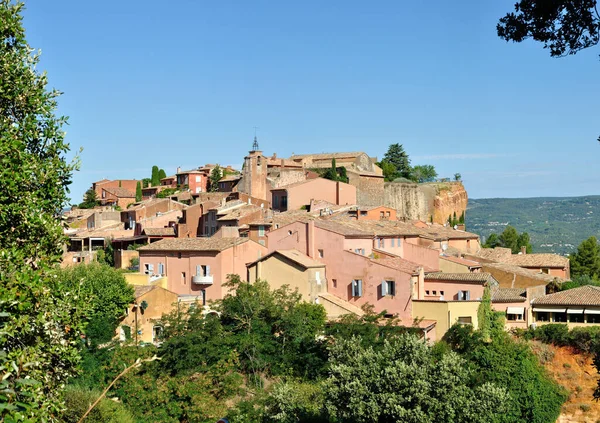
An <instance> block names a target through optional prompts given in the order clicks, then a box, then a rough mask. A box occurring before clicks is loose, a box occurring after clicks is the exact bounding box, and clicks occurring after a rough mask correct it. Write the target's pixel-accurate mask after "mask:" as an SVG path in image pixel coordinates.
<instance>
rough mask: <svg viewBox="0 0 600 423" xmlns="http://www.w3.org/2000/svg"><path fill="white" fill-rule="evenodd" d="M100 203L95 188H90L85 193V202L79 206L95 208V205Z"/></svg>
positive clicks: (81, 207)
mask: <svg viewBox="0 0 600 423" xmlns="http://www.w3.org/2000/svg"><path fill="white" fill-rule="evenodd" d="M99 204H100V202H99V201H98V196H97V194H96V191H94V190H93V189H91V188H90V189H88V190H87V191H86V192H85V194H84V195H83V202H82V203H80V204H79V208H80V209H93V208H94V207H96V206H97V205H99Z"/></svg>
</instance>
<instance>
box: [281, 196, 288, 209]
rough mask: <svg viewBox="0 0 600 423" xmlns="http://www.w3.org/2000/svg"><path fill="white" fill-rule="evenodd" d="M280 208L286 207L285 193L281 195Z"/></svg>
mask: <svg viewBox="0 0 600 423" xmlns="http://www.w3.org/2000/svg"><path fill="white" fill-rule="evenodd" d="M281 208H282V209H287V195H282V196H281Z"/></svg>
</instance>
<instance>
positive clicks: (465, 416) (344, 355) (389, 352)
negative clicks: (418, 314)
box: [324, 335, 509, 423]
mask: <svg viewBox="0 0 600 423" xmlns="http://www.w3.org/2000/svg"><path fill="white" fill-rule="evenodd" d="M472 375H473V371H472V370H471V369H470V368H469V367H468V366H466V362H465V360H463V359H462V358H461V357H460V356H459V355H458V354H456V353H454V352H448V353H445V354H443V355H442V356H441V358H439V359H438V358H436V357H434V354H433V352H432V349H431V347H430V346H428V345H427V344H426V343H425V342H423V341H422V340H421V339H419V338H418V337H416V336H414V335H400V336H398V337H394V338H392V339H390V340H386V341H384V345H383V347H382V348H381V349H380V350H374V349H373V348H372V347H366V348H365V347H364V346H362V345H361V342H360V339H356V338H350V339H343V340H338V341H337V342H335V343H333V344H332V346H331V347H330V371H329V378H328V379H327V381H326V383H325V386H324V389H325V406H326V408H327V410H328V411H329V412H330V414H331V417H332V419H331V421H336V422H340V423H345V422H361V423H362V422H365V423H366V422H380V423H387V422H390V423H391V422H399V421H401V422H414V423H417V422H457V423H459V422H465V423H466V422H482V423H483V422H496V421H499V420H498V418H497V417H496V416H498V415H502V413H504V412H505V411H506V410H507V409H508V407H507V405H508V403H509V396H508V394H507V392H506V390H505V389H504V388H501V387H499V386H497V385H494V384H492V383H488V382H487V381H486V382H483V383H476V382H475V378H472Z"/></svg>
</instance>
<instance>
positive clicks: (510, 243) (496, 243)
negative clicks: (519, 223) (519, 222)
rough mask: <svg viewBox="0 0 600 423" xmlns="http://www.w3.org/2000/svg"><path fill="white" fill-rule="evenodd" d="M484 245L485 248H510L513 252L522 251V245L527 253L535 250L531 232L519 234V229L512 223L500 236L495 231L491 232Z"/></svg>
mask: <svg viewBox="0 0 600 423" xmlns="http://www.w3.org/2000/svg"><path fill="white" fill-rule="evenodd" d="M483 246H484V247H485V248H496V247H504V248H510V251H511V252H512V254H518V253H520V252H521V247H525V252H526V253H531V252H533V247H532V246H531V239H530V237H529V234H528V233H527V232H523V233H521V234H519V233H518V232H517V230H516V229H515V228H514V227H512V226H510V225H509V226H507V227H506V228H505V229H504V231H503V232H502V233H501V234H500V236H498V235H496V234H495V233H492V234H490V236H488V238H487V240H486V241H485V243H484V244H483Z"/></svg>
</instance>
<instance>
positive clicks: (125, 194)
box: [102, 187, 135, 198]
mask: <svg viewBox="0 0 600 423" xmlns="http://www.w3.org/2000/svg"><path fill="white" fill-rule="evenodd" d="M102 189H103V190H104V191H106V192H108V193H109V194H112V195H114V196H116V197H119V198H135V192H131V191H129V190H128V189H125V188H121V187H113V188H108V187H107V188H102Z"/></svg>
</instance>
